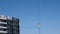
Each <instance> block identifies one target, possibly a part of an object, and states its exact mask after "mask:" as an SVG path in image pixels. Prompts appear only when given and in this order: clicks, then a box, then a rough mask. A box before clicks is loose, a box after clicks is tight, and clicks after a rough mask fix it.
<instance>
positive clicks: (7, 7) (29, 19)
mask: <svg viewBox="0 0 60 34" xmlns="http://www.w3.org/2000/svg"><path fill="white" fill-rule="evenodd" d="M0 14H3V15H7V16H13V17H17V18H19V19H20V25H21V26H20V31H21V34H38V27H37V23H38V21H39V19H40V22H41V29H40V32H41V34H60V0H0Z"/></svg>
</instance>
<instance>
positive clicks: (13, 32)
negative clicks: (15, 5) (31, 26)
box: [0, 15, 19, 34]
mask: <svg viewBox="0 0 60 34" xmlns="http://www.w3.org/2000/svg"><path fill="white" fill-rule="evenodd" d="M0 34H19V19H18V18H14V17H10V16H4V15H0Z"/></svg>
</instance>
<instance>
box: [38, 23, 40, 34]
mask: <svg viewBox="0 0 60 34" xmlns="http://www.w3.org/2000/svg"><path fill="white" fill-rule="evenodd" d="M38 34H40V22H38Z"/></svg>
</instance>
